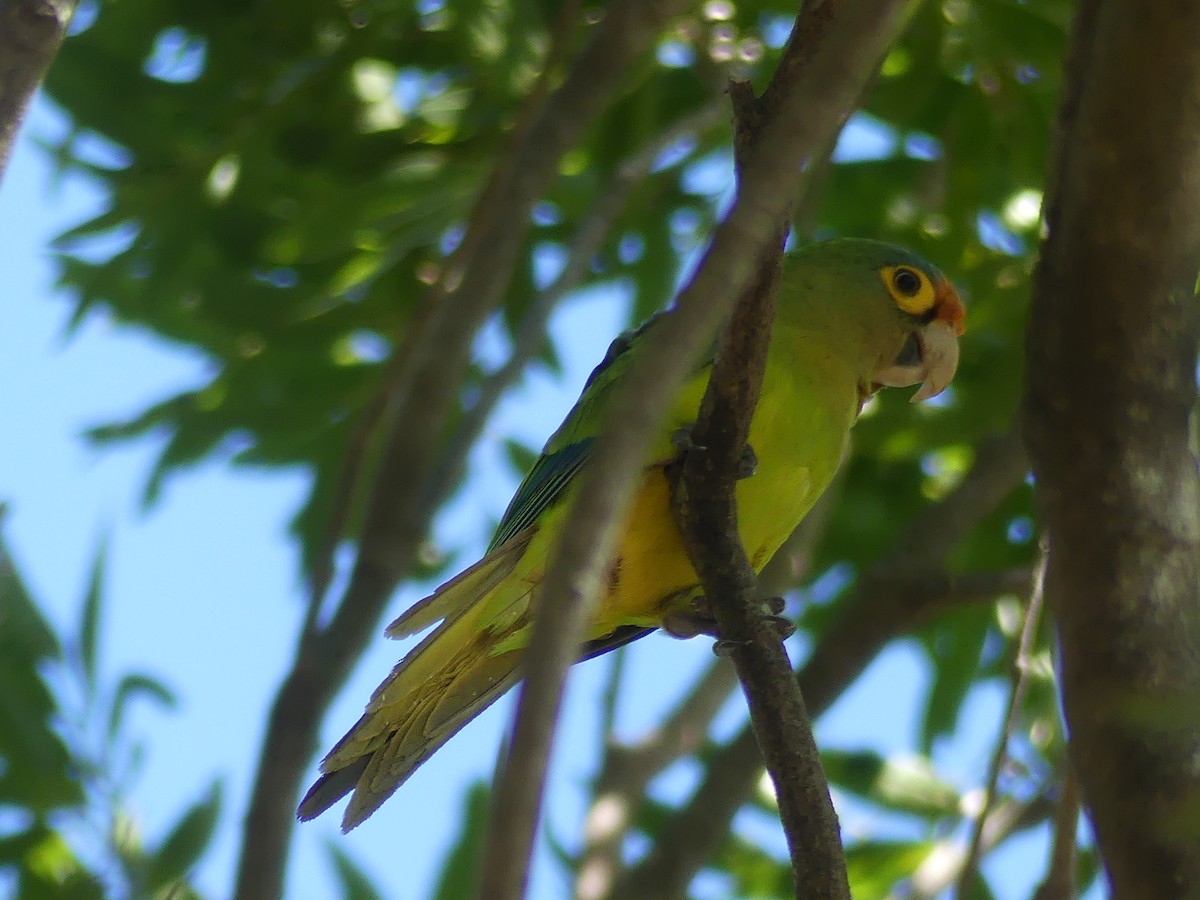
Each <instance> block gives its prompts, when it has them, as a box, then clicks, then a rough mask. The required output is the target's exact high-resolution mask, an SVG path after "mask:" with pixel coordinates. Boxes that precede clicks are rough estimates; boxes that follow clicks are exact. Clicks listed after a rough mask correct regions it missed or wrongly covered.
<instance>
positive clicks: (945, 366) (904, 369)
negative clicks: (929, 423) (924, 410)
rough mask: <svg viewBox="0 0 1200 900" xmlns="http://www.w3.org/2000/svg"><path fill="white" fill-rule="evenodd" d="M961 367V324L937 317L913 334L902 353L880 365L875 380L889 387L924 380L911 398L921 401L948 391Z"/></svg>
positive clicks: (919, 382)
mask: <svg viewBox="0 0 1200 900" xmlns="http://www.w3.org/2000/svg"><path fill="white" fill-rule="evenodd" d="M957 368H958V334H957V328H956V326H955V324H954V323H953V322H951V321H947V320H946V319H934V320H933V321H932V322H930V323H929V324H928V325H923V326H921V328H920V329H919V330H917V331H914V332H913V333H912V334H911V335H909V338H908V340H907V341H906V342H905V344H904V347H903V348H901V350H900V354H899V355H898V356H897V357H896V358H895V359H894V360H892V361H891V362H889V363H887V364H886V365H883V366H881V367H880V368H878V369H876V370H875V372H873V373H872V375H871V380H872V381H874V382H875V383H876V384H882V385H885V386H887V387H908V386H909V385H912V384H920V385H921V387H920V389H919V390H918V391H917V392H916V393H915V394H913V395H912V399H911V401H910V402H912V403H920V402H921V401H922V400H928V399H929V398H930V397H936V396H937V395H938V394H940V393H941V392H942V391H944V390H945V389H946V386H947V385H948V384H950V382H951V381H952V380H953V379H954V372H955V370H956V369H957Z"/></svg>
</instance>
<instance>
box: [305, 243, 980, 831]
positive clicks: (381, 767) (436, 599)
mask: <svg viewBox="0 0 1200 900" xmlns="http://www.w3.org/2000/svg"><path fill="white" fill-rule="evenodd" d="M670 314H671V313H667V314H666V315H670ZM963 320H964V310H963V305H962V302H961V301H960V300H959V298H958V295H957V294H956V293H955V291H954V288H953V287H952V286H951V284H950V282H949V281H947V280H946V278H945V277H944V276H943V275H942V274H941V273H940V272H939V271H938V270H937V269H935V268H934V267H933V266H931V265H929V264H928V263H927V262H925V261H924V260H922V259H920V258H919V257H917V256H915V255H913V254H911V253H909V252H907V251H905V250H901V249H899V248H897V247H893V246H890V245H887V244H882V243H878V242H875V241H865V240H851V239H846V240H836V241H830V242H827V243H818V244H811V245H808V246H805V247H802V248H800V249H799V250H796V251H795V252H793V253H791V254H789V255H788V256H787V257H786V258H785V260H784V264H783V272H782V278H781V281H780V285H779V293H778V300H777V304H776V321H775V323H774V325H773V326H772V333H771V343H770V348H769V351H768V355H767V365H766V372H765V375H764V379H763V383H762V391H761V395H760V398H759V402H758V406H757V408H756V410H755V414H754V419H753V423H752V426H751V431H750V445H751V447H752V448H753V450H754V452H755V454H756V457H757V461H758V463H757V471H756V474H754V476H753V477H749V478H746V479H744V480H742V481H739V483H738V487H737V500H738V521H739V528H740V531H741V538H742V541H743V543H744V545H745V547H746V551H747V554H748V556H749V557H750V560H751V562H752V563H753V565H754V567H755V569H756V570H757V569H761V568H762V566H763V565H764V564H765V563H766V562H767V560H769V559H770V558H771V556H772V554H774V552H775V551H776V550H777V549H778V548H779V546H780V544H782V543H783V541H784V539H785V538H786V537H787V536H788V535H789V534H790V533H791V532H792V531H793V530H794V529H795V528H796V526H797V525H798V524H799V522H800V520H801V519H802V518H803V517H804V515H805V514H806V513H807V512H808V511H809V509H810V508H811V507H812V505H813V504H814V503H815V502H816V500H817V498H818V497H819V496H820V495H821V493H822V491H824V490H825V488H826V487H827V486H828V485H829V482H830V480H831V479H832V478H833V475H834V471H835V470H836V468H837V465H838V462H839V460H840V459H841V457H842V451H843V448H844V446H845V443H846V439H847V435H848V433H849V430H850V427H851V426H852V425H853V424H854V420H855V418H856V417H857V415H858V412H859V410H860V408H861V406H862V402H863V399H864V398H865V397H866V396H867V395H868V394H870V393H871V392H872V391H874V390H875V389H877V388H878V387H880V386H891V387H904V386H908V385H915V384H920V385H921V386H920V388H919V389H918V390H917V392H916V393H915V395H914V396H913V400H914V401H916V400H923V399H926V398H928V397H932V396H934V395H936V394H938V393H939V392H940V391H941V390H942V389H943V388H945V387H946V385H947V384H949V382H950V380H951V378H952V377H953V375H954V370H955V367H956V365H957V363H958V343H957V336H958V335H959V334H961V333H962V327H963ZM657 321H660V319H652V320H651V321H650V322H649V323H647V324H646V325H643V326H642V328H640V329H638V330H637V331H635V332H633V333H632V334H630V335H628V336H624V337H622V338H619V339H618V340H617V341H616V342H614V344H613V346H612V347H611V348H610V349H609V352H608V354H607V355H606V356H605V358H604V360H603V361H602V362H601V363H600V365H599V366H598V367H597V368H596V370H595V371H594V372H593V373H592V374H591V377H590V378H589V379H588V381H587V384H586V385H585V387H584V390H583V394H582V396H581V397H580V398H579V400H578V402H576V404H575V406H574V408H573V409H572V410H571V412H570V413H569V414H568V416H567V418H566V421H564V422H563V423H562V425H561V426H560V427H559V429H558V430H557V431H556V432H555V433H554V435H553V436H552V437H551V438H550V440H549V441H548V442H547V444H546V447H545V449H544V450H543V452H542V455H541V457H540V458H539V459H538V461H537V463H536V464H535V465H534V467H533V469H532V470H531V471H530V473H529V475H528V476H527V477H526V479H525V481H524V482H523V483H522V484H521V486H520V488H519V489H518V490H517V493H516V496H514V497H513V500H512V502H511V503H510V504H509V507H508V510H507V511H506V512H505V514H504V517H503V519H502V520H501V522H500V525H499V527H498V528H497V530H496V534H495V537H494V538H493V539H492V543H491V546H490V547H489V548H488V552H487V555H486V556H484V558H483V559H481V560H480V561H479V562H477V563H476V564H475V565H473V566H471V567H470V568H469V569H467V570H466V571H464V572H463V573H462V574H460V575H458V576H457V577H456V578H454V579H452V580H451V581H449V582H447V583H446V584H444V585H442V586H441V587H440V588H438V589H437V591H435V592H434V593H433V594H432V595H431V596H429V597H427V598H425V599H424V600H422V601H420V602H418V603H417V604H415V605H414V606H413V607H411V608H410V609H409V610H407V611H406V612H404V613H403V614H402V615H401V616H400V617H399V618H398V619H396V621H395V622H393V623H392V624H391V625H390V626H389V627H388V629H387V634H388V636H389V637H393V638H403V637H408V636H410V635H415V634H418V633H419V632H421V631H424V630H425V629H427V628H429V627H430V626H434V625H436V627H434V628H433V630H432V631H430V632H429V634H427V635H426V636H425V638H424V639H423V640H422V641H421V642H420V643H419V644H418V645H417V646H416V647H415V648H414V649H413V650H412V651H411V652H410V653H409V654H408V655H407V656H406V657H405V658H404V659H403V660H402V661H401V662H400V663H399V664H398V665H397V666H396V667H395V669H394V670H393V671H392V673H391V674H390V675H389V676H388V677H387V678H386V679H385V680H384V682H383V684H381V685H380V686H379V688H378V689H377V690H376V691H375V693H374V695H373V696H372V697H371V702H370V703H369V704H368V705H367V709H366V712H365V713H364V714H363V716H362V718H361V719H359V720H358V722H357V723H356V724H355V725H354V727H353V728H351V729H350V731H349V732H348V733H347V734H346V736H345V737H343V738H342V739H341V740H340V741H339V742H338V744H337V746H335V747H334V748H333V749H332V750H331V751H330V752H329V755H328V756H326V757H325V759H324V761H323V762H322V763H321V771H322V772H323V773H324V774H322V775H321V777H320V778H319V779H318V780H317V782H316V783H315V784H314V785H313V786H312V788H311V789H310V790H309V792H308V794H307V795H306V796H305V798H304V800H303V801H302V802H301V803H300V809H299V814H300V817H301V818H302V819H310V818H312V817H314V816H316V815H318V814H320V813H321V812H323V811H324V810H326V809H328V808H329V807H330V806H331V805H332V804H333V803H335V802H336V801H337V800H338V799H340V798H341V797H343V796H345V795H346V794H347V793H350V792H351V791H353V796H352V798H351V800H350V803H349V806H348V807H347V809H346V813H345V817H344V819H343V827H344V828H346V829H350V828H353V827H354V826H356V825H358V824H359V823H360V822H362V821H363V820H364V819H365V818H367V816H369V815H371V813H373V812H374V811H375V810H376V809H378V808H379V805H380V804H381V803H383V801H384V800H386V799H387V798H388V797H389V796H390V795H391V794H392V793H393V792H394V791H395V790H396V789H397V788H398V787H399V786H400V785H401V784H402V783H403V782H404V781H405V779H407V778H408V777H409V775H411V774H412V772H413V771H414V770H415V769H416V768H417V766H419V765H420V764H421V763H423V762H424V761H425V760H426V759H428V758H429V756H430V754H432V753H433V752H434V751H436V750H437V749H438V748H439V747H440V746H441V745H442V744H444V743H445V742H446V741H447V740H449V738H450V737H452V736H453V735H454V734H455V733H456V732H457V731H458V730H459V729H460V728H462V727H463V726H464V725H466V724H467V722H469V721H470V720H471V719H473V718H474V717H475V716H477V715H478V714H479V713H480V712H482V711H483V710H484V709H485V708H487V706H489V705H490V704H491V703H493V702H494V701H495V700H496V699H497V698H498V697H500V696H501V695H502V694H503V693H504V692H505V691H507V690H508V689H509V688H511V687H512V686H513V684H514V683H515V682H516V680H517V678H518V665H519V663H520V659H521V654H522V651H523V649H524V647H525V646H526V643H527V642H528V640H529V635H530V630H531V628H530V626H531V621H530V610H531V608H532V606H533V599H534V597H535V596H536V593H537V591H538V590H539V585H540V583H541V580H542V576H543V573H544V572H545V571H546V566H547V562H548V555H549V553H550V552H551V551H552V548H553V547H554V546H555V543H556V537H557V534H558V531H559V529H560V528H561V526H562V523H563V518H564V512H565V510H566V508H567V505H568V502H569V501H570V498H571V496H572V493H573V490H572V489H573V486H574V485H575V484H576V483H577V480H576V476H577V475H578V474H579V473H580V472H581V471H582V470H583V468H584V467H585V466H587V464H588V454H589V450H590V448H591V445H592V442H593V439H594V438H595V436H596V434H597V431H598V429H599V428H600V427H602V425H603V423H604V421H605V415H606V412H607V408H608V406H609V405H610V403H611V401H612V398H613V396H614V394H615V393H616V388H617V386H618V385H619V384H620V382H621V379H622V377H623V376H624V374H625V373H626V372H627V371H628V368H629V365H630V364H631V363H632V361H633V360H634V359H635V358H636V357H637V356H638V354H639V353H641V352H644V350H645V348H646V346H647V344H646V342H645V340H644V337H645V334H646V333H647V331H649V330H650V329H652V328H654V327H655V325H654V323H655V322H657ZM710 364H711V360H709V361H708V362H706V363H705V364H704V365H702V366H698V367H697V368H696V370H695V372H694V374H693V375H692V376H691V378H690V379H689V380H688V381H687V382H686V383H685V384H684V386H683V388H682V389H681V390H680V392H679V396H678V397H677V398H676V400H675V403H674V405H673V408H672V411H671V414H670V417H669V419H668V420H667V421H666V422H664V423H663V426H662V430H661V432H660V434H659V437H658V439H657V440H656V442H655V444H654V449H653V452H652V454H651V456H650V457H649V459H648V461H647V465H646V469H645V475H644V477H643V480H642V484H641V487H640V489H639V491H638V493H637V496H636V499H635V500H634V503H633V507H632V509H631V510H630V512H629V514H628V518H627V520H626V522H625V527H624V533H623V537H622V538H621V540H620V543H619V549H618V552H617V555H616V558H615V560H614V563H613V566H612V570H611V574H610V577H609V579H608V587H607V591H606V593H605V595H604V597H603V598H602V599H601V601H600V604H599V607H598V609H597V612H596V614H595V617H594V618H593V619H592V621H591V623H590V626H589V629H588V632H587V643H586V644H585V645H584V646H583V648H582V649H581V652H580V658H581V659H585V658H589V657H591V656H595V655H596V654H598V653H603V652H605V651H606V650H610V649H613V648H614V647H617V646H620V645H621V644H624V643H626V642H628V641H630V640H632V639H634V638H636V637H641V636H642V635H644V634H647V633H649V632H650V631H652V630H654V629H655V628H657V627H659V626H661V625H662V624H663V622H664V619H666V618H669V617H670V616H671V615H672V614H674V613H679V612H686V611H687V610H689V609H691V608H692V604H693V602H694V601H695V600H696V599H697V597H698V595H699V588H698V585H697V578H696V574H695V572H694V571H693V569H692V566H691V564H690V563H689V562H688V558H687V555H686V553H685V551H684V548H683V545H682V542H681V540H680V537H679V533H678V531H677V529H676V525H675V521H674V518H673V516H672V511H671V507H670V502H669V498H668V483H667V478H666V476H665V475H664V471H663V470H664V467H665V466H666V464H667V463H669V462H670V461H671V460H672V459H674V458H675V457H676V455H677V451H676V450H675V448H674V446H673V443H672V437H673V436H674V435H676V434H678V433H679V432H680V430H681V429H684V428H686V427H687V426H688V425H689V424H690V423H691V422H693V421H694V420H695V418H696V415H697V411H698V409H699V406H700V398H701V396H702V395H703V393H704V389H705V386H706V384H707V381H708V375H709V368H710ZM553 599H554V598H547V601H548V602H553Z"/></svg>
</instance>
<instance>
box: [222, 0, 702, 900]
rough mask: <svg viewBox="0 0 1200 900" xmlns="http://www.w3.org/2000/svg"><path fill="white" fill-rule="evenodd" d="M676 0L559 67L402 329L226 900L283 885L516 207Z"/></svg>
mask: <svg viewBox="0 0 1200 900" xmlns="http://www.w3.org/2000/svg"><path fill="white" fill-rule="evenodd" d="M681 3H682V0H660V2H645V0H615V2H614V3H613V4H611V5H610V6H609V7H608V8H607V10H606V13H605V16H604V18H603V19H602V20H601V22H600V23H599V24H598V25H597V26H595V28H594V30H593V33H592V35H591V38H590V40H589V41H588V43H587V44H586V45H585V47H584V48H583V50H582V51H581V52H580V54H579V56H578V57H577V58H576V59H575V61H574V62H573V64H572V66H571V67H570V70H569V71H568V72H567V74H566V77H565V78H564V80H563V81H562V83H561V84H560V85H559V86H558V88H557V89H556V90H555V91H554V92H553V93H552V94H551V95H550V96H549V97H548V99H547V101H546V103H545V104H544V105H543V106H542V107H541V109H540V110H539V112H538V115H537V116H535V118H534V120H533V122H532V124H531V125H530V126H529V128H528V131H527V132H526V134H525V137H524V139H523V140H522V141H521V143H520V144H519V146H518V147H517V148H516V149H515V151H514V152H513V153H512V154H509V156H508V157H507V158H506V159H505V160H503V161H501V163H500V165H501V166H504V167H505V168H506V171H507V177H506V178H505V179H503V184H500V185H498V186H497V187H496V188H495V190H494V193H493V194H492V200H491V201H490V202H489V204H488V207H487V209H486V210H484V211H481V214H480V215H479V217H478V218H477V219H475V220H474V221H473V222H472V223H471V225H472V227H471V228H470V229H468V233H467V234H466V235H465V236H464V243H467V242H468V241H469V242H472V243H476V242H477V243H478V244H479V245H480V246H486V247H487V252H486V253H482V252H481V253H477V254H473V255H472V256H471V258H470V260H469V265H464V266H455V267H454V268H453V269H452V270H451V271H448V272H447V273H446V274H445V275H444V277H443V279H442V280H441V281H439V285H440V288H439V289H440V290H444V291H445V298H444V300H443V301H441V302H436V303H434V304H433V306H432V308H431V309H430V310H429V312H428V314H427V316H426V318H425V319H424V320H423V321H422V322H421V323H420V324H419V325H418V326H417V327H416V328H415V329H414V333H415V334H419V338H420V339H419V340H417V341H415V342H414V343H413V344H410V345H408V346H407V347H406V348H405V349H404V351H403V352H402V353H401V354H400V355H401V356H402V357H403V362H402V366H403V370H404V377H402V378H399V379H398V380H397V382H396V387H395V390H394V392H393V396H391V397H389V398H388V406H389V408H394V409H395V410H398V411H399V414H395V415H390V416H389V417H388V418H389V421H391V422H393V423H397V422H403V426H402V427H401V426H399V425H397V424H393V426H392V428H391V434H390V435H388V436H387V438H386V440H385V441H384V444H385V449H384V453H383V463H382V464H381V466H380V469H379V471H378V473H377V475H376V476H375V484H374V486H373V488H372V490H371V496H370V500H371V503H370V508H369V509H368V512H367V517H366V520H365V525H364V529H363V534H362V537H361V539H360V546H359V554H358V558H357V561H356V564H355V567H354V571H353V574H352V575H351V579H350V584H349V586H348V587H347V589H346V592H345V594H344V595H343V597H342V600H341V602H340V604H339V605H338V607H337V611H336V612H335V613H334V615H333V617H332V619H331V621H330V622H329V625H328V626H327V627H326V628H324V629H316V628H312V629H310V630H309V631H307V632H306V633H305V634H304V635H303V637H302V639H301V641H300V646H299V648H298V651H297V655H296V660H295V662H294V663H293V665H292V669H291V671H290V672H289V673H288V675H287V676H286V677H285V679H284V682H283V684H282V685H281V686H280V689H279V692H278V693H277V695H276V699H275V703H274V705H273V707H272V710H271V714H270V720H269V722H268V727H267V735H266V738H265V739H264V742H263V747H262V751H261V755H260V758H259V763H258V771H257V774H256V776H255V785H254V789H253V793H252V796H251V802H250V809H249V811H248V813H247V816H246V820H245V829H244V834H243V839H242V848H241V860H240V862H239V867H238V876H237V889H236V893H235V896H236V898H237V900H257V898H260V897H277V896H281V895H282V894H283V871H284V866H285V863H286V859H287V851H288V844H289V841H290V838H291V832H292V828H293V826H294V817H293V812H292V811H293V809H294V805H295V802H296V799H297V797H298V795H299V790H300V785H301V781H302V779H303V777H304V773H305V770H306V769H307V767H308V765H309V762H310V760H311V759H312V756H313V755H314V753H315V752H316V749H317V734H318V727H319V722H320V717H321V713H322V712H323V711H324V710H325V708H326V707H327V706H328V704H329V702H330V700H331V699H332V697H333V696H334V695H335V694H336V692H337V691H338V689H339V688H340V687H341V686H342V685H343V684H344V683H345V680H346V678H347V677H348V676H349V673H350V670H351V667H352V665H353V663H354V661H355V660H356V659H358V657H359V656H360V655H361V653H362V650H363V647H364V646H365V645H366V643H367V641H368V640H369V639H370V637H371V635H372V634H373V633H374V631H375V630H376V629H377V627H378V622H379V619H380V617H381V615H382V612H383V609H384V606H385V604H386V602H387V600H388V598H389V597H390V596H391V594H392V592H393V590H394V589H395V586H396V584H397V582H398V580H399V579H400V578H401V577H402V576H403V574H404V573H405V572H406V571H407V570H408V568H409V567H410V565H411V562H412V560H413V558H414V556H415V554H416V551H417V548H418V546H419V544H420V541H421V540H422V539H423V537H424V535H425V533H426V530H427V528H428V523H429V519H430V515H431V513H432V510H433V509H435V508H436V506H437V504H438V501H439V499H440V498H439V497H436V496H432V495H431V492H430V491H429V490H428V484H429V482H428V479H429V476H430V474H431V473H432V472H433V471H434V470H435V469H436V468H437V466H438V465H439V453H438V450H439V446H440V444H441V441H442V439H443V435H444V432H445V423H446V422H447V420H448V418H449V413H450V410H451V408H452V407H453V404H454V403H455V401H456V396H455V391H456V390H457V386H458V384H459V383H460V382H461V378H462V373H463V372H464V371H465V370H466V365H467V361H468V357H469V352H470V346H471V340H472V337H473V335H474V334H475V333H476V331H477V330H478V328H479V326H480V324H481V323H482V322H483V321H484V319H485V318H486V316H487V314H488V313H489V312H490V310H491V309H493V308H494V307H495V305H496V303H497V302H498V300H499V298H500V296H501V295H502V292H503V290H504V288H505V285H507V284H508V282H509V279H510V276H511V273H512V270H513V267H514V265H515V263H516V258H517V255H518V253H519V250H520V247H521V245H522V243H523V241H524V236H525V233H526V230H527V229H528V227H529V225H528V223H529V210H530V208H531V206H532V204H533V203H534V201H535V200H536V199H537V197H539V196H540V195H542V194H543V193H544V192H545V190H546V189H547V187H548V186H549V185H550V183H551V182H552V180H553V179H554V178H555V176H556V174H557V169H558V161H559V160H560V159H561V157H562V155H563V154H564V153H565V152H566V151H567V150H569V149H570V148H572V147H574V146H576V145H577V144H578V143H579V142H580V141H581V140H582V139H583V138H584V137H585V135H586V134H587V131H588V129H589V128H590V127H591V125H592V124H593V123H594V122H595V120H596V119H597V118H598V116H599V115H600V113H601V112H602V111H603V110H604V108H605V107H606V106H607V104H608V103H610V102H611V100H612V98H613V97H614V96H615V95H616V93H617V87H618V85H619V84H620V83H621V82H622V81H623V80H624V79H625V78H626V76H627V72H628V70H629V69H630V68H631V67H632V66H633V65H634V64H635V63H636V62H637V61H638V60H639V59H641V58H642V57H643V56H644V54H645V53H646V52H648V51H649V49H650V48H651V46H652V45H653V43H654V41H655V39H656V38H657V35H658V33H659V31H660V29H661V26H662V23H663V22H664V21H665V20H666V19H667V18H669V17H670V16H671V15H672V14H673V13H674V11H675V10H676V9H678V8H679V7H680V4H681Z"/></svg>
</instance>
